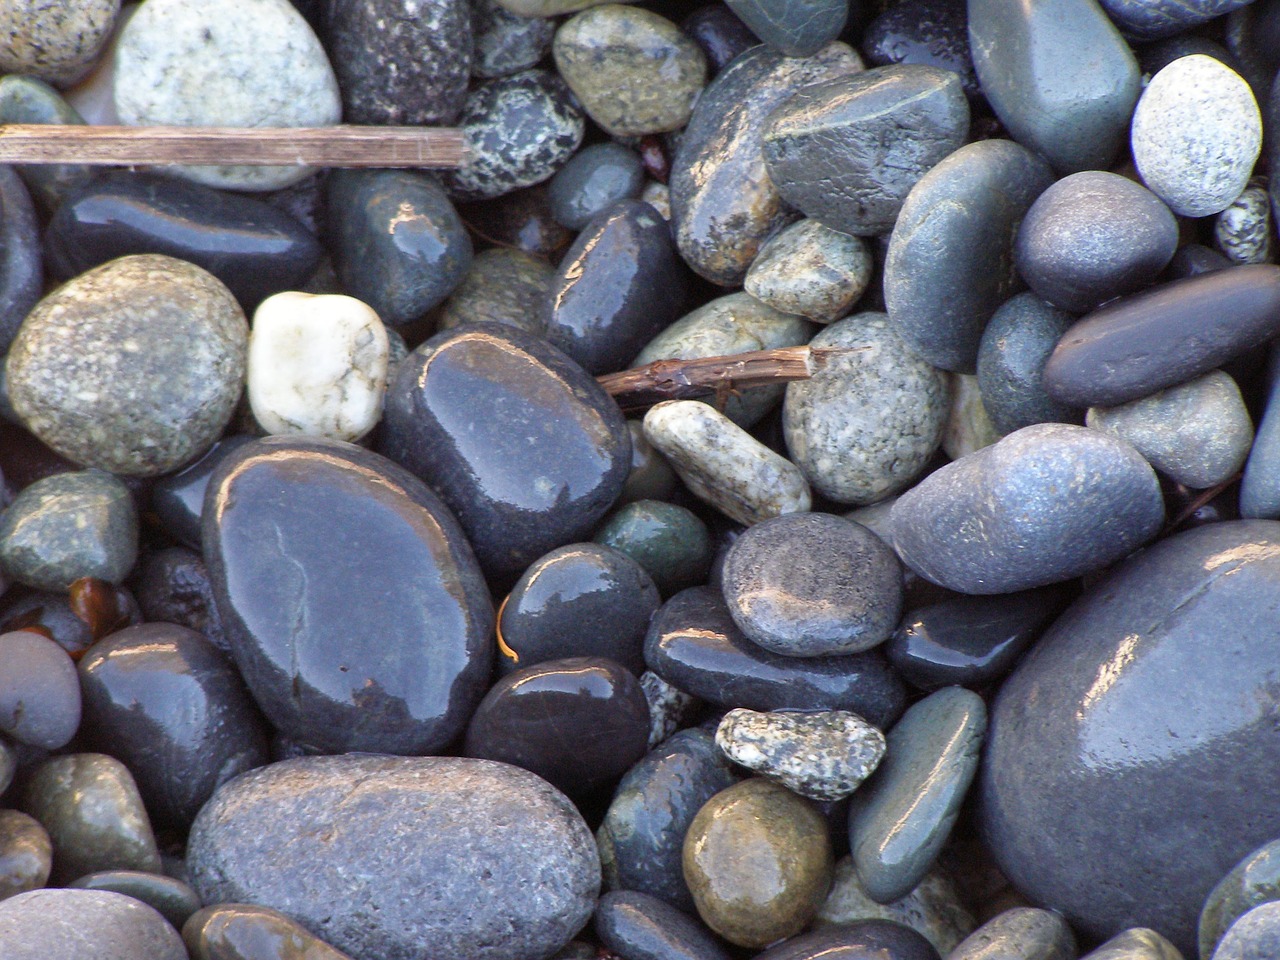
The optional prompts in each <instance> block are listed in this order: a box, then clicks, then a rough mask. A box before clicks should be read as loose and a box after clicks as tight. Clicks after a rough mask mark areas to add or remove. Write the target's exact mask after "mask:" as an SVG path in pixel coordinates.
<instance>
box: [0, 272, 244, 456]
mask: <svg viewBox="0 0 1280 960" xmlns="http://www.w3.org/2000/svg"><path fill="white" fill-rule="evenodd" d="M248 337H249V326H248V323H247V322H246V321H245V317H244V313H243V312H242V311H241V309H240V305H239V304H238V303H236V300H235V297H233V296H232V295H231V292H230V291H229V290H227V288H226V287H225V286H223V284H222V283H221V282H220V281H218V280H217V279H215V278H214V277H213V276H212V275H211V274H209V273H207V272H205V271H204V270H201V269H200V268H199V267H196V266H192V265H191V264H189V263H185V262H183V261H181V260H175V259H173V258H171V257H165V256H158V255H150V254H148V255H142V256H132V257H121V258H120V259H118V260H113V261H111V262H110V263H106V264H103V265H102V266H101V267H98V268H96V269H94V270H91V271H89V272H88V273H85V274H82V275H81V276H79V277H77V278H76V279H74V280H71V281H69V282H68V283H66V284H64V285H63V286H61V287H59V288H58V289H56V290H55V291H54V292H53V293H51V294H49V295H48V296H47V297H45V298H44V299H43V300H41V301H40V303H38V304H37V305H36V307H35V308H34V309H33V310H32V311H31V313H30V314H28V316H27V319H26V320H25V321H24V322H23V324H22V328H21V329H20V330H19V331H18V336H17V338H16V339H15V340H14V342H13V346H12V347H11V348H10V351H9V354H8V358H7V360H6V368H5V372H6V383H7V390H8V395H9V400H10V402H11V403H12V405H13V409H14V411H15V412H16V413H17V415H18V416H19V417H21V418H22V420H23V422H24V423H25V424H26V426H27V428H28V429H30V430H31V432H32V433H34V434H35V435H36V436H37V437H39V438H40V439H41V440H42V441H44V442H45V443H46V444H48V445H49V446H50V447H52V448H53V449H54V450H55V451H57V452H58V453H60V454H62V455H63V456H65V457H67V458H68V459H71V460H73V461H75V462H77V463H80V464H84V465H85V466H93V467H100V468H101V469H103V470H108V471H110V472H112V473H119V474H124V475H128V476H155V475H157V474H161V473H167V472H168V471H170V470H174V469H176V468H177V467H180V466H182V465H183V464H185V463H187V462H188V461H190V460H192V459H194V458H195V457H197V456H199V455H200V454H201V453H203V452H204V451H205V450H207V449H208V448H209V446H210V445H212V443H213V442H214V440H216V439H217V438H218V436H219V435H220V434H221V433H222V431H223V429H224V428H225V427H226V426H227V424H228V422H229V421H230V420H231V415H232V413H233V412H234V410H235V405H236V401H237V400H238V399H239V398H240V392H241V389H242V387H243V383H244V373H245V354H246V350H247V342H248Z"/></svg>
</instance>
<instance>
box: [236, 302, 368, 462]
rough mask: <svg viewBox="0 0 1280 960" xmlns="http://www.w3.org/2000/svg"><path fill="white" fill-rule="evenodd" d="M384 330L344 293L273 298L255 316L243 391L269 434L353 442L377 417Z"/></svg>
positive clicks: (258, 419) (366, 311) (250, 335)
mask: <svg viewBox="0 0 1280 960" xmlns="http://www.w3.org/2000/svg"><path fill="white" fill-rule="evenodd" d="M388 353H389V345H388V343H387V331H386V328H385V327H383V325H382V321H381V320H379V319H378V315H377V313H375V312H374V311H373V308H372V307H370V306H369V305H368V304H366V303H362V302H361V301H359V300H357V299H355V298H354V297H347V296H343V295H342V294H321V295H313V294H309V293H293V292H290V293H277V294H276V295H275V296H273V297H269V298H267V299H266V300H264V301H263V302H262V304H261V305H260V306H259V307H258V309H257V310H256V311H255V312H254V314H253V330H252V332H251V333H250V334H249V359H248V366H247V371H246V386H247V391H248V396H249V407H250V409H252V410H253V416H254V418H255V419H256V420H257V421H258V423H259V424H261V425H262V427H263V429H265V430H266V431H267V433H270V434H301V435H304V436H309V437H328V438H329V439H331V440H358V439H360V438H361V437H363V436H364V435H365V434H366V433H368V432H369V431H370V430H372V429H373V428H374V425H375V424H376V423H377V422H378V420H379V418H380V417H381V416H382V395H383V393H384V391H385V390H386V388H387V362H388Z"/></svg>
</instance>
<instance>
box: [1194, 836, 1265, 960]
mask: <svg viewBox="0 0 1280 960" xmlns="http://www.w3.org/2000/svg"><path fill="white" fill-rule="evenodd" d="M1277 900H1280V840H1273V841H1271V842H1270V843H1265V844H1263V845H1262V846H1261V847H1259V848H1258V849H1257V850H1254V851H1252V852H1250V853H1249V855H1248V856H1247V857H1245V858H1244V859H1243V860H1241V861H1240V862H1239V863H1237V864H1236V865H1235V866H1234V867H1232V868H1231V871H1230V872H1229V873H1228V874H1227V875H1226V876H1225V877H1223V878H1222V879H1221V880H1219V881H1218V883H1217V885H1216V886H1214V888H1213V889H1212V890H1210V891H1209V896H1207V897H1206V898H1205V901H1204V908H1203V909H1202V910H1201V911H1200V929H1199V941H1200V957H1201V960H1208V958H1209V957H1210V956H1212V955H1213V952H1214V950H1216V949H1217V946H1218V943H1219V941H1221V940H1222V937H1223V934H1225V933H1226V932H1227V930H1228V929H1230V928H1231V926H1232V924H1234V923H1235V922H1236V921H1237V920H1239V919H1240V918H1241V917H1242V916H1243V915H1244V914H1246V913H1248V912H1249V911H1250V910H1252V909H1253V908H1254V907H1256V906H1259V905H1260V904H1264V903H1272V902H1274V901H1277Z"/></svg>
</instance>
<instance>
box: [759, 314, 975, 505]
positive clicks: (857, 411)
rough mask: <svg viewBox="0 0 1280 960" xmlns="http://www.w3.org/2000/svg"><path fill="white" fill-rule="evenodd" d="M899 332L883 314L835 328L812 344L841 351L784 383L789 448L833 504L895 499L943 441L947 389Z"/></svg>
mask: <svg viewBox="0 0 1280 960" xmlns="http://www.w3.org/2000/svg"><path fill="white" fill-rule="evenodd" d="M898 331H899V328H898V327H896V326H895V325H894V323H893V322H892V319H891V318H888V317H886V316H885V315H884V314H882V313H858V314H854V315H853V316H851V317H846V318H845V319H843V320H840V321H837V322H836V323H833V324H831V325H830V326H828V327H827V328H826V329H824V330H823V331H821V332H820V333H819V334H818V335H817V336H816V337H814V338H813V339H812V340H811V341H810V342H809V345H810V346H811V347H831V348H842V349H844V350H847V351H848V352H847V353H844V354H839V355H836V356H833V357H831V358H829V359H828V360H827V361H826V363H825V364H824V365H823V367H822V369H821V370H819V371H818V372H817V373H816V374H815V375H814V376H813V377H812V378H810V379H809V380H804V381H798V382H796V383H791V384H788V385H787V388H786V401H785V402H784V404H783V413H782V424H783V434H784V436H785V437H786V444H787V450H788V451H789V452H790V455H791V457H792V458H793V459H794V461H795V462H796V463H797V464H798V465H799V467H800V469H802V470H803V471H804V475H805V477H806V478H807V479H808V481H809V482H810V483H811V484H813V486H814V488H815V489H816V490H818V492H819V493H821V494H822V495H823V496H824V497H827V498H828V499H830V500H834V501H836V502H837V503H854V504H867V503H874V502H875V501H877V500H881V499H883V498H885V497H888V496H892V495H893V494H895V493H899V492H900V491H902V490H904V489H905V488H906V487H908V486H909V485H910V484H911V483H912V482H913V481H914V480H915V478H916V477H917V476H918V475H919V474H920V472H921V471H922V470H923V469H924V468H925V465H926V464H927V463H928V462H929V460H930V458H931V457H932V456H933V455H934V453H935V452H936V451H937V449H938V447H939V445H940V444H941V443H942V433H943V429H944V427H945V426H946V421H947V412H948V407H949V401H950V398H949V395H948V394H949V391H948V388H947V381H946V380H945V378H944V375H943V374H942V373H940V372H939V371H938V370H936V369H934V367H932V366H931V365H930V364H929V363H928V362H927V361H925V360H924V359H922V358H921V357H920V356H918V355H917V353H916V352H915V351H914V350H913V349H912V346H911V344H909V343H908V342H907V340H906V339H904V338H903V337H902V336H900V335H899V332H898Z"/></svg>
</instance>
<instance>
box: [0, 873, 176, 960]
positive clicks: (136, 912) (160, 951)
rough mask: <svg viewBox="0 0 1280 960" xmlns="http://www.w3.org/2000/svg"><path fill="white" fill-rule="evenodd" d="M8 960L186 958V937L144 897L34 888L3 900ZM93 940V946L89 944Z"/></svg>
mask: <svg viewBox="0 0 1280 960" xmlns="http://www.w3.org/2000/svg"><path fill="white" fill-rule="evenodd" d="M0 943H3V944H4V950H5V960H72V958H74V957H84V956H85V955H86V950H87V949H91V950H92V956H93V958H94V960H139V958H140V957H146V958H148V960H186V956H187V951H186V949H185V948H184V947H183V945H182V938H181V937H180V936H178V931H176V930H175V929H173V927H172V925H170V924H169V923H168V922H166V920H165V919H164V917H162V916H161V915H160V914H159V913H157V912H156V911H155V910H154V909H152V908H151V907H149V906H147V905H146V904H145V903H143V902H142V901H140V900H135V899H134V898H133V897H127V896H125V895H124V894H121V893H111V892H109V891H106V890H32V891H30V892H28V893H22V894H19V895H18V896H16V897H10V898H9V899H8V900H4V901H2V902H0ZM88 944H91V946H88Z"/></svg>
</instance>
